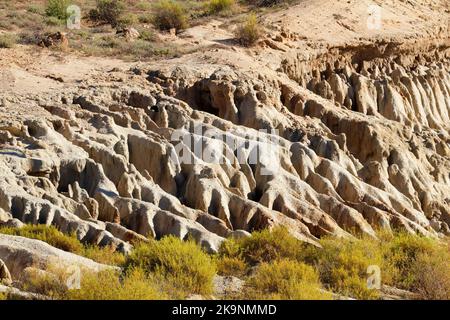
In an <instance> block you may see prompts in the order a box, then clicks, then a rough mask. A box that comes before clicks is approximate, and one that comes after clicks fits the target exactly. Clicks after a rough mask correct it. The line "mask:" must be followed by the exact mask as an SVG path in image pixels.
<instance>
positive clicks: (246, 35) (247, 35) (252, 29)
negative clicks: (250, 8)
mask: <svg viewBox="0 0 450 320" xmlns="http://www.w3.org/2000/svg"><path fill="white" fill-rule="evenodd" d="M261 33H262V32H261V26H260V24H259V22H258V19H257V18H256V15H255V14H250V15H248V16H247V18H246V20H245V22H244V23H242V24H241V25H240V26H238V28H237V29H236V32H235V37H236V39H237V40H238V42H239V43H240V44H241V45H243V46H247V47H249V46H252V45H254V44H255V43H256V42H257V41H258V40H259V38H261Z"/></svg>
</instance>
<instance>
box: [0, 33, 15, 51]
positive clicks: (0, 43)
mask: <svg viewBox="0 0 450 320" xmlns="http://www.w3.org/2000/svg"><path fill="white" fill-rule="evenodd" d="M16 43H17V37H16V36H15V35H12V34H3V35H0V48H8V49H10V48H14V46H15V45H16Z"/></svg>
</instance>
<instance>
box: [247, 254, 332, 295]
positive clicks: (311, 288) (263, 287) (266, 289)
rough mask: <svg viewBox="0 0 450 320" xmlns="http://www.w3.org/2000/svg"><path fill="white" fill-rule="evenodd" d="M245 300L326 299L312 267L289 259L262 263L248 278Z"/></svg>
mask: <svg viewBox="0 0 450 320" xmlns="http://www.w3.org/2000/svg"><path fill="white" fill-rule="evenodd" d="M246 286H247V291H246V293H245V298H247V299H283V300H325V299H331V295H330V294H328V293H325V292H324V291H322V290H321V284H320V281H319V276H318V274H317V272H316V271H315V270H314V268H313V267H311V266H308V265H306V264H304V263H300V262H297V261H292V260H287V259H283V260H277V261H273V262H271V263H262V264H261V265H260V266H259V267H258V268H257V270H256V272H255V274H254V275H253V276H251V277H250V279H249V280H248V281H247V284H246Z"/></svg>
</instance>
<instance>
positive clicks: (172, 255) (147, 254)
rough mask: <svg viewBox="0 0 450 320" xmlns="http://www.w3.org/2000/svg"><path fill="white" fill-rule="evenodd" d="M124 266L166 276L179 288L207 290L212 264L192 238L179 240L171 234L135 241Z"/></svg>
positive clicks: (186, 291)
mask: <svg viewBox="0 0 450 320" xmlns="http://www.w3.org/2000/svg"><path fill="white" fill-rule="evenodd" d="M127 267H128V268H130V267H138V268H141V269H143V270H146V271H147V272H148V273H149V274H150V273H153V274H154V275H155V276H156V277H157V278H158V279H161V280H166V281H168V283H170V284H171V286H172V287H173V288H174V289H175V290H176V291H179V292H174V293H173V295H181V296H183V295H187V294H191V293H197V294H210V293H212V288H213V282H212V280H213V277H214V275H215V274H216V266H215V264H214V262H213V260H212V258H211V257H210V256H209V255H208V254H206V253H205V252H203V251H202V250H201V248H200V247H199V246H198V245H197V244H196V243H195V242H194V241H192V240H188V241H184V242H183V241H181V240H180V239H178V238H175V237H173V236H168V237H164V238H163V239H161V240H159V241H156V240H152V241H151V242H149V243H141V244H138V245H137V246H136V247H135V248H134V250H133V251H132V253H131V254H130V255H129V257H128V260H127Z"/></svg>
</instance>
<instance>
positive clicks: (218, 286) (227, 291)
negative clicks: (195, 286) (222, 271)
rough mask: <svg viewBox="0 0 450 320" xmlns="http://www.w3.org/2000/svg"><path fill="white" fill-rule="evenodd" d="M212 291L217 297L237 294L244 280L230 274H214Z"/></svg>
mask: <svg viewBox="0 0 450 320" xmlns="http://www.w3.org/2000/svg"><path fill="white" fill-rule="evenodd" d="M213 282H214V292H215V295H216V296H218V297H229V296H233V295H237V294H239V293H240V292H241V291H242V289H243V287H244V284H245V281H244V280H241V279H239V278H237V277H232V276H225V277H224V276H218V275H217V276H215V277H214V280H213Z"/></svg>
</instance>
